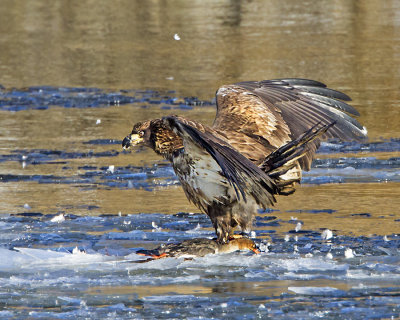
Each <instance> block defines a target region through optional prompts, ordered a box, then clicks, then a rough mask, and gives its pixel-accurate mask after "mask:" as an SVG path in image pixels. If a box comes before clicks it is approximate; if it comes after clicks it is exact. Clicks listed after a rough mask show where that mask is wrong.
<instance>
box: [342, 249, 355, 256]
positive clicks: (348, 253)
mask: <svg viewBox="0 0 400 320" xmlns="http://www.w3.org/2000/svg"><path fill="white" fill-rule="evenodd" d="M344 256H345V257H346V259H350V258H354V253H353V250H352V249H351V248H347V249H346V250H345V251H344Z"/></svg>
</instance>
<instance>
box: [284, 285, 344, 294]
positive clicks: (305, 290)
mask: <svg viewBox="0 0 400 320" xmlns="http://www.w3.org/2000/svg"><path fill="white" fill-rule="evenodd" d="M288 290H289V291H292V292H294V293H297V294H303V295H310V296H325V295H329V296H331V295H337V294H339V293H342V291H341V290H339V289H337V288H332V287H289V288H288Z"/></svg>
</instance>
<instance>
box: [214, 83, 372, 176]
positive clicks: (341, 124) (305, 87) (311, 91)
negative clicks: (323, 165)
mask: <svg viewBox="0 0 400 320" xmlns="http://www.w3.org/2000/svg"><path fill="white" fill-rule="evenodd" d="M350 100H351V99H350V98H349V97H348V96H347V95H345V94H344V93H341V92H338V91H335V90H332V89H329V88H327V87H326V85H325V84H323V83H321V82H318V81H314V80H307V79H277V80H264V81H259V82H257V81H246V82H239V83H236V84H233V85H226V86H222V87H221V88H219V89H218V91H217V93H216V102H217V114H216V118H215V121H214V124H213V129H215V130H216V131H220V132H224V134H225V136H226V137H227V139H228V141H229V143H230V144H231V145H232V146H233V147H235V148H236V149H237V150H238V151H239V152H241V153H242V154H244V155H245V156H247V157H248V158H249V159H251V160H252V161H254V162H255V163H260V162H261V161H262V160H263V159H264V158H265V156H266V155H267V154H269V153H271V152H273V151H274V150H276V149H277V148H279V147H281V146H283V145H285V144H286V143H288V142H289V141H292V140H293V139H296V138H297V137H299V136H300V135H301V134H302V133H304V132H306V131H307V130H309V129H310V128H311V127H312V126H314V125H315V124H316V123H318V122H320V123H321V124H322V125H327V124H329V123H332V122H335V123H336V125H335V126H334V127H332V128H331V129H330V130H328V131H327V132H326V133H325V134H324V135H322V136H321V138H322V139H324V138H325V139H326V138H338V139H341V140H354V139H356V140H361V139H363V138H365V137H366V129H365V128H364V127H363V126H361V125H360V123H359V122H358V121H357V120H355V119H354V118H352V117H351V116H350V115H352V116H358V115H359V113H358V112H357V110H356V109H354V108H353V107H352V106H350V105H348V104H347V103H345V102H344V101H350ZM248 138H250V139H248ZM250 142H251V143H250ZM318 146H319V139H316V140H315V141H313V142H312V143H310V144H309V145H308V148H309V150H308V152H307V153H306V155H305V156H304V157H302V158H301V159H300V160H299V164H300V166H301V168H302V169H305V170H309V169H310V166H311V161H312V157H313V155H314V153H315V151H316V149H317V148H318Z"/></svg>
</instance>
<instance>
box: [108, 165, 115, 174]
mask: <svg viewBox="0 0 400 320" xmlns="http://www.w3.org/2000/svg"><path fill="white" fill-rule="evenodd" d="M114 170H115V166H113V165H110V166H108V169H107V172H110V173H114Z"/></svg>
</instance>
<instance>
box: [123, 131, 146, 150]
mask: <svg viewBox="0 0 400 320" xmlns="http://www.w3.org/2000/svg"><path fill="white" fill-rule="evenodd" d="M142 141H143V138H141V137H140V136H139V135H138V134H136V133H133V134H130V135H128V136H126V137H125V138H124V140H123V141H122V148H123V149H124V150H127V149H129V148H130V147H131V146H132V145H137V144H139V143H141V142H142Z"/></svg>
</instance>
